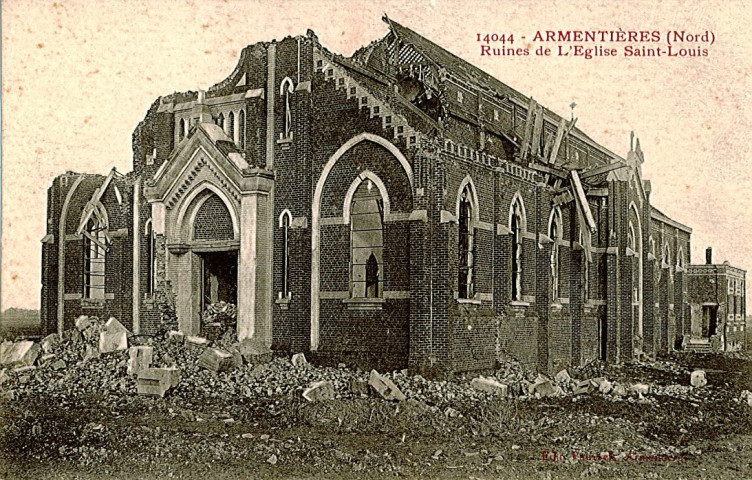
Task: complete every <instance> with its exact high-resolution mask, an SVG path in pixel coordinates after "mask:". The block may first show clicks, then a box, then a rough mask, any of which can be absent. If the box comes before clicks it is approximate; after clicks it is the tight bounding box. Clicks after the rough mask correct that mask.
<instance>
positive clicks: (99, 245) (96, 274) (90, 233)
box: [84, 216, 107, 300]
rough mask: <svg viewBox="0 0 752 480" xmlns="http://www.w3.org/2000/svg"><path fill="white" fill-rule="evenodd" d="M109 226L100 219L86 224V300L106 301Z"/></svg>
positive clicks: (96, 218)
mask: <svg viewBox="0 0 752 480" xmlns="http://www.w3.org/2000/svg"><path fill="white" fill-rule="evenodd" d="M106 228H107V225H105V224H104V221H102V220H100V219H99V218H98V217H96V216H95V217H92V218H91V219H90V220H89V221H88V223H87V224H86V232H87V234H86V235H84V298H91V299H98V300H101V299H104V279H105V261H106V258H105V255H106V243H105V242H106V241H107V239H106V238H107V237H106V235H105V229H106Z"/></svg>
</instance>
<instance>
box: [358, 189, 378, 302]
mask: <svg viewBox="0 0 752 480" xmlns="http://www.w3.org/2000/svg"><path fill="white" fill-rule="evenodd" d="M383 264H384V199H383V198H382V196H381V192H380V191H379V189H378V188H377V187H376V186H375V185H374V184H373V182H372V181H371V180H370V179H365V180H364V181H363V182H361V183H360V185H359V186H358V187H357V189H356V190H355V193H354V194H353V197H352V204H351V207H350V269H351V270H350V277H351V283H350V285H351V286H350V290H351V296H352V298H381V297H382V295H383V291H384V288H383V284H384V274H383V270H384V269H383V267H382V266H383Z"/></svg>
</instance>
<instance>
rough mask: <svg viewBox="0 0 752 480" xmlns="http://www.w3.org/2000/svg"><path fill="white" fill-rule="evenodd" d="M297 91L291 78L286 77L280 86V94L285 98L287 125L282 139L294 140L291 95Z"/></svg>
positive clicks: (280, 135)
mask: <svg viewBox="0 0 752 480" xmlns="http://www.w3.org/2000/svg"><path fill="white" fill-rule="evenodd" d="M294 91H295V88H294V87H293V84H292V80H291V79H290V77H285V78H284V79H283V80H282V82H281V83H280V85H279V94H280V95H281V96H284V97H285V123H284V126H283V128H284V129H283V130H282V133H280V134H279V137H280V139H282V140H284V139H292V111H291V110H290V95H291V94H292V93H293V92H294Z"/></svg>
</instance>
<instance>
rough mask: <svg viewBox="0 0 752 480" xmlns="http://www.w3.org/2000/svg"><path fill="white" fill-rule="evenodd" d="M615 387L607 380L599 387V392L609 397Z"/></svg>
mask: <svg viewBox="0 0 752 480" xmlns="http://www.w3.org/2000/svg"><path fill="white" fill-rule="evenodd" d="M613 388H614V386H613V385H612V384H611V382H609V381H608V380H606V379H603V381H602V382H600V385H599V386H598V391H599V392H601V393H602V394H604V395H608V394H609V393H611V390H613Z"/></svg>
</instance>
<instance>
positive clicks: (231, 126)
mask: <svg viewBox="0 0 752 480" xmlns="http://www.w3.org/2000/svg"><path fill="white" fill-rule="evenodd" d="M226 131H227V136H228V137H230V138H231V139H232V141H233V142H235V113H233V112H230V113H228V114H227V129H226Z"/></svg>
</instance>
